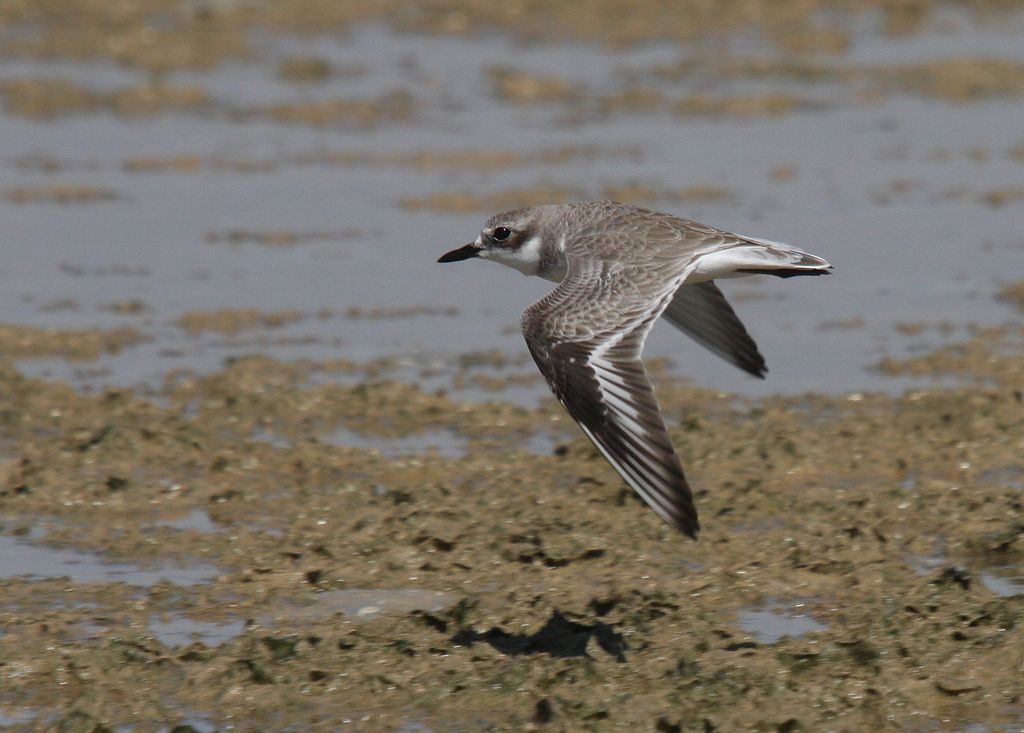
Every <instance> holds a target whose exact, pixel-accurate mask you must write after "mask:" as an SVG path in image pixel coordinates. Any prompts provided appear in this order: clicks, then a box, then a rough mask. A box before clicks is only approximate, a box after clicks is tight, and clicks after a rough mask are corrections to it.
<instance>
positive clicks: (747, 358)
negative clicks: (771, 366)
mask: <svg viewBox="0 0 1024 733" xmlns="http://www.w3.org/2000/svg"><path fill="white" fill-rule="evenodd" d="M663 315H664V318H665V320H667V321H668V322H669V323H671V324H672V325H673V326H675V327H676V328H678V329H679V330H680V331H682V332H683V333H685V334H687V335H688V336H690V337H691V338H693V339H694V340H695V341H697V343H699V344H700V345H701V346H703V347H704V348H706V349H708V350H709V351H711V352H712V353H715V354H717V355H718V356H720V357H722V358H723V359H725V360H726V361H727V362H729V363H730V364H732V365H733V366H737V367H739V368H740V369H742V370H743V371H745V372H748V373H750V374H753V375H754V376H755V377H758V378H761V379H763V378H764V375H765V374H766V373H767V372H768V367H767V366H766V365H765V363H764V357H763V356H761V352H760V351H758V348H757V344H755V343H754V339H752V338H751V337H750V334H748V333H747V329H746V328H745V327H744V325H743V323H742V322H741V321H740V319H739V317H738V316H737V315H736V312H735V311H734V310H733V309H732V306H731V305H729V301H727V300H726V299H725V296H724V295H722V291H721V290H719V289H718V286H717V285H715V283H714V282H713V281H711V280H705V281H704V282H698V283H691V284H689V285H682V286H680V288H679V289H678V290H677V291H676V294H675V295H674V296H672V301H671V302H670V303H669V304H668V307H667V308H665V312H664V314H663Z"/></svg>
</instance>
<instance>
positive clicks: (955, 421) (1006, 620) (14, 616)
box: [0, 340, 1024, 731]
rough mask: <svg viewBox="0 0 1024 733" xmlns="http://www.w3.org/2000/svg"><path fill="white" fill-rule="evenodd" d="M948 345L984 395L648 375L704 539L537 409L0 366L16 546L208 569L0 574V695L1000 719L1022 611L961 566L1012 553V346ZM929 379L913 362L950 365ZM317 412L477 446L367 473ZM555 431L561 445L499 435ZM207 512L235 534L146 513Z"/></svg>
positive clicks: (666, 721) (251, 362)
mask: <svg viewBox="0 0 1024 733" xmlns="http://www.w3.org/2000/svg"><path fill="white" fill-rule="evenodd" d="M964 348H965V349H967V353H973V351H977V352H978V354H979V356H978V358H976V359H974V360H972V361H970V365H971V366H970V367H969V369H970V370H971V373H972V374H975V375H977V374H981V375H982V376H984V377H985V378H986V379H987V380H988V381H987V382H986V383H985V384H984V385H983V386H980V387H979V386H976V385H970V386H965V387H964V388H962V389H946V390H929V389H922V390H918V391H915V392H910V393H907V394H905V395H903V396H902V397H895V398H893V397H887V396H883V395H848V396H837V397H825V396H814V395H807V396H804V397H791V398H783V397H774V398H768V399H764V400H757V401H753V400H737V399H736V398H733V397H731V396H728V395H723V394H718V393H712V392H707V391H702V390H697V389H694V388H692V387H688V386H686V385H684V384H680V383H677V382H675V381H673V380H671V379H670V378H669V377H667V376H662V377H660V378H659V379H658V388H659V397H660V399H661V402H662V405H663V408H664V412H665V415H666V419H667V421H668V422H669V424H670V425H671V426H672V428H671V431H672V434H673V439H674V441H675V442H676V444H677V446H678V447H679V449H680V454H681V457H682V459H683V461H684V464H685V465H686V466H687V468H688V471H689V474H690V476H691V478H692V481H693V484H694V487H695V489H696V493H697V499H698V504H699V507H700V510H701V513H702V517H703V524H704V532H703V534H702V535H701V539H700V541H699V542H697V543H692V542H689V541H687V540H685V539H684V538H682V537H681V536H678V535H676V534H674V533H673V532H672V531H671V530H670V529H669V528H668V527H666V526H664V525H663V524H662V523H661V522H660V521H659V520H658V518H657V517H656V516H655V515H654V514H653V513H652V512H650V511H649V510H648V509H647V508H646V507H644V506H642V505H641V504H640V502H639V501H637V500H635V499H634V498H633V496H632V494H631V493H629V492H628V491H627V490H626V489H625V487H624V486H623V485H622V483H621V481H620V480H619V479H618V477H617V476H616V475H615V474H614V472H613V471H612V470H611V469H610V468H609V467H608V466H607V464H606V463H605V462H604V460H603V459H602V458H601V457H600V456H599V455H598V453H597V452H596V451H595V450H594V449H593V448H592V446H591V445H590V444H589V443H588V442H587V441H586V439H585V438H584V437H582V436H581V435H580V434H578V433H577V432H576V431H575V430H574V429H573V428H572V427H571V426H570V424H568V419H567V418H565V417H564V415H563V414H562V412H561V410H560V408H559V407H558V406H557V405H556V404H555V403H554V401H553V400H550V401H547V402H545V403H544V404H543V405H542V406H540V407H539V408H536V409H525V408H522V407H516V406H513V405H510V404H507V403H503V402H498V401H492V402H489V403H471V402H460V401H456V400H454V399H452V398H451V397H448V396H445V395H443V394H428V393H425V392H423V391H421V390H420V389H418V388H417V387H415V386H413V385H410V384H404V383H400V382H394V381H382V380H379V379H374V378H369V379H365V380H363V381H359V382H357V383H355V384H351V385H347V386H345V385H340V384H333V383H326V384H325V383H322V380H312V379H311V376H312V375H313V373H314V372H315V371H316V370H317V369H318V368H319V367H318V366H317V365H314V364H312V363H301V364H288V363H282V362H277V361H274V360H271V359H265V358H248V359H240V360H236V361H235V362H233V363H232V364H231V365H230V366H228V367H227V368H226V369H225V370H223V371H222V372H219V373H216V374H212V375H209V376H206V377H200V376H194V377H189V378H183V379H178V380H175V381H174V382H173V383H171V384H169V385H168V387H167V388H166V389H165V390H164V392H163V394H161V396H160V397H161V400H160V403H159V404H157V403H154V402H152V401H149V400H146V399H142V398H140V397H138V396H136V395H134V394H133V393H132V392H131V391H128V390H108V391H106V392H104V393H101V394H82V393H79V392H75V391H74V390H72V389H71V388H70V387H68V386H66V385H63V384H60V383H56V382H47V381H43V380H38V379H30V378H27V377H25V376H23V375H21V374H19V373H18V372H17V371H16V370H15V369H14V368H13V367H11V366H10V365H5V366H3V367H2V368H0V445H2V446H3V455H4V460H3V463H2V464H0V502H2V514H3V516H5V517H7V518H8V519H5V521H4V525H5V531H7V529H8V528H9V527H10V526H21V527H31V526H33V524H35V523H36V522H38V520H39V518H46V523H47V526H48V528H49V529H48V532H47V534H46V535H45V536H43V537H37V538H35V539H34V540H33V541H35V542H40V541H42V542H46V543H52V544H57V545H60V546H62V547H68V548H77V549H79V550H81V551H88V552H92V553H98V554H100V555H102V556H103V557H106V558H109V559H111V560H120V561H131V562H138V563H153V562H160V563H167V562H175V563H178V564H185V565H187V564H188V563H203V564H213V565H215V566H216V567H217V568H219V574H218V575H217V577H216V578H214V579H212V580H210V581H209V582H206V583H201V584H198V585H194V586H188V587H181V586H176V585H174V584H171V583H160V584H157V585H155V586H152V587H151V588H148V589H143V590H141V591H140V590H139V589H137V588H136V589H127V588H126V587H125V586H124V585H123V584H119V583H99V584H91V583H82V582H76V583H71V582H68V580H61V579H56V578H54V579H46V580H30V579H24V578H16V577H8V578H6V579H4V580H3V581H0V584H2V587H3V595H4V599H5V602H4V604H3V607H2V609H0V614H2V616H3V618H4V622H5V626H6V628H7V629H8V633H7V634H5V635H4V636H2V637H0V658H2V659H3V660H4V665H5V668H6V669H7V670H9V671H10V672H11V674H9V675H8V680H9V684H7V685H6V687H5V691H4V693H3V697H2V700H0V704H3V705H4V706H6V707H27V708H31V709H33V710H37V711H40V712H42V713H45V715H47V716H49V717H50V718H52V719H55V720H61V719H62V720H64V721H65V724H66V725H65V727H67V729H69V730H71V729H77V728H73V727H68V726H74V725H79V723H81V722H82V721H86V723H82V725H84V726H85V727H83V728H82V729H83V730H87V729H88V730H91V729H92V728H89V727H88V725H93V726H94V727H95V726H97V725H101V726H107V727H110V726H113V725H120V724H126V723H130V724H133V725H135V726H136V727H137V729H138V730H157V729H158V728H159V727H160V726H161V724H162V723H163V722H166V718H164V717H160V718H159V719H157V718H156V717H155V715H154V713H153V712H152V711H153V710H155V709H159V707H158V706H164V709H170V710H173V711H183V710H193V711H200V712H202V713H203V714H205V715H210V716H213V717H214V719H217V720H219V719H224V720H227V719H228V718H230V720H231V721H232V724H233V725H235V726H236V729H238V730H265V729H266V726H267V725H268V721H276V722H275V723H273V725H274V726H276V727H285V726H288V725H291V726H296V725H297V726H299V727H301V728H303V729H304V730H334V729H336V727H337V725H338V721H344V720H349V721H351V724H350V725H351V727H353V729H356V730H398V729H400V728H401V727H402V726H403V725H405V724H407V723H409V721H414V722H417V723H422V724H423V725H427V726H441V727H446V726H447V727H452V726H454V727H468V728H469V729H473V730H477V729H479V730H512V729H522V728H523V727H524V726H526V727H529V726H531V725H532V726H536V725H540V724H541V723H543V722H544V721H547V722H548V723H549V724H551V725H553V726H555V727H556V729H557V728H561V729H567V730H568V729H573V730H575V729H580V728H589V729H594V730H606V729H608V730H611V729H624V730H636V729H637V728H638V727H640V729H662V730H666V729H671V730H675V729H677V728H678V729H679V730H704V729H708V728H711V729H718V730H738V729H744V730H747V729H767V730H775V729H785V730H797V729H801V728H802V729H804V730H819V729H822V728H824V727H828V728H834V729H837V730H867V729H871V730H894V731H895V730H924V729H927V727H928V726H929V725H931V724H933V723H934V724H936V725H937V724H938V721H940V720H953V721H960V722H961V723H968V722H984V723H988V724H992V725H999V724H1002V723H1007V722H1011V721H1012V720H1013V717H1012V716H1013V712H1012V711H1013V710H1014V709H1019V705H1020V702H1021V700H1022V699H1024V686H1022V683H1021V680H1022V679H1024V595H1022V594H1018V595H1015V596H1014V595H1003V596H1000V595H998V594H996V593H993V592H992V591H991V590H989V589H988V588H987V587H986V585H985V584H984V583H983V582H981V580H980V576H979V575H978V574H976V572H974V571H972V570H969V569H968V568H976V567H984V565H985V563H999V564H1004V565H1005V564H1007V563H1020V562H1022V561H1024V524H1022V523H1021V519H1020V517H1021V515H1022V498H1024V495H1022V493H1021V488H1020V486H1019V485H1018V484H1017V483H1015V482H1014V481H1015V479H1014V478H1013V476H1015V475H1017V474H1015V473H1014V472H1013V471H1014V470H1020V469H1021V466H1020V455H1021V452H1022V449H1024V446H1022V444H1021V440H1022V438H1021V436H1022V435H1024V410H1022V409H1021V400H1022V397H1021V391H1020V388H1021V381H1022V380H1021V377H1020V375H1021V371H1020V370H1021V364H1022V363H1024V362H1022V358H1024V357H1022V356H1021V353H1022V352H1021V351H1020V350H1019V349H1008V348H1006V347H1005V344H1002V342H994V341H992V340H980V341H972V342H970V344H969V345H967V346H965V347H964ZM986 349H987V351H986ZM982 354H984V356H982ZM936 358H937V359H939V361H937V362H936V365H935V367H934V368H935V369H936V370H939V369H949V368H954V369H956V368H957V367H958V365H959V364H960V363H961V362H958V361H953V362H948V361H946V360H943V359H942V358H941V357H939V356H937V357H936ZM473 363H474V361H473V360H467V361H466V366H467V367H470V368H471V367H472V365H473ZM914 363H916V362H906V367H905V368H915V367H913V366H912V364H914ZM897 366H898V365H895V364H893V365H892V368H894V369H895V368H897ZM324 368H328V369H330V368H332V367H331V366H330V365H324ZM351 368H353V367H352V365H349V368H348V369H347V371H351ZM339 425H343V426H345V427H346V428H347V429H349V430H353V431H357V432H359V433H363V434H366V435H372V436H382V437H383V436H399V435H411V434H416V433H423V432H431V431H441V430H444V431H449V432H451V433H452V434H455V435H458V436H462V438H463V439H464V440H466V441H467V443H468V445H469V450H468V451H467V452H466V454H465V456H464V457H461V458H457V459H456V458H450V457H446V456H444V455H440V454H437V453H426V454H409V455H397V456H385V455H381V454H380V453H379V452H377V451H373V450H364V449H361V448H357V447H352V446H345V445H332V444H330V443H329V442H327V441H326V440H325V436H327V435H329V434H330V433H331V431H332V430H335V429H336V428H337V427H338V426H339ZM552 426H556V427H557V429H558V431H559V434H560V435H561V436H562V438H561V440H562V444H561V446H560V447H559V448H558V449H557V450H555V451H553V452H551V453H541V454H538V453H532V452H529V451H526V450H524V449H523V448H521V447H516V446H517V444H516V443H515V442H514V441H510V440H509V437H510V436H515V435H519V436H528V435H531V434H535V433H537V432H540V431H547V430H550V429H551V427H552ZM269 436H272V437H274V438H283V439H281V440H278V439H269V440H268V437H269ZM1015 467H1016V469H1015ZM197 509H201V510H205V512H206V513H207V514H208V516H209V518H210V520H211V521H212V522H213V523H214V524H215V525H216V526H217V527H220V528H223V530H224V531H216V532H208V531H205V532H204V531H198V530H194V529H188V528H185V529H176V528H174V527H168V526H163V527H161V526H158V525H157V526H155V525H154V523H155V522H157V521H158V520H159V519H160V518H161V517H165V516H180V514H181V513H182V512H183V511H194V510H197ZM10 518H15V519H10ZM936 542H941V543H942V544H943V546H944V552H945V557H946V558H948V560H943V561H941V562H940V563H939V564H938V565H937V566H935V567H934V569H928V570H927V571H926V573H925V574H924V575H922V574H921V569H920V566H919V565H917V566H915V564H914V561H913V558H914V557H921V556H925V555H928V554H929V553H932V552H933V548H934V546H935V543H936ZM347 589H391V590H393V591H395V592H396V593H397V594H399V595H401V594H405V597H407V598H417V597H424V598H445V599H446V601H445V603H446V604H447V605H445V606H444V607H443V608H440V609H438V607H437V606H436V605H435V606H433V607H432V608H430V609H428V610H421V611H411V612H410V611H407V610H403V609H404V608H407V607H408V606H404V607H403V606H401V605H399V606H398V607H396V610H393V611H391V612H380V613H378V612H377V611H374V612H373V613H369V612H368V613H367V614H365V616H359V615H358V614H353V613H352V612H351V611H350V610H349V611H346V610H344V607H339V606H338V605H337V604H336V603H334V602H333V601H331V602H329V599H330V598H332V596H330V595H329V594H330V593H337V592H340V591H345V590H347ZM361 592H362V591H361ZM439 593H440V594H443V595H440V596H439V595H437V594H439ZM416 594H421V596H418V595H416ZM318 598H319V599H322V600H318ZM787 598H793V599H801V600H802V601H803V602H805V603H806V604H807V605H806V608H807V611H808V612H809V614H810V615H811V617H813V618H814V620H815V621H817V622H818V623H819V624H821V625H823V628H822V629H821V630H816V631H813V632H811V633H809V634H807V635H806V636H804V637H802V638H799V639H789V638H783V639H782V640H779V641H777V642H775V643H763V642H759V641H758V640H757V638H756V637H755V636H753V635H752V634H751V633H750V632H748V631H745V630H744V627H743V625H742V618H743V613H744V609H749V608H751V607H758V604H760V603H762V602H765V601H773V602H774V601H776V600H777V599H787ZM431 603H434V602H431ZM424 605H429V604H427V603H426V602H424ZM181 614H187V615H188V617H189V618H193V619H195V620H196V621H197V622H200V621H201V622H211V623H218V624H223V623H227V622H228V621H237V620H245V619H248V622H247V625H246V626H245V628H244V629H243V630H242V631H241V632H240V633H238V635H237V636H233V637H231V638H228V639H225V640H222V641H221V643H219V644H216V645H215V644H213V643H212V642H211V643H210V644H207V643H204V642H203V641H202V640H197V641H194V642H192V643H189V644H186V645H177V646H175V645H169V644H168V643H165V641H161V640H160V639H159V638H157V637H156V636H154V632H153V631H151V630H150V626H149V625H148V624H149V619H153V618H164V617H168V616H176V615H178V616H180V615H181ZM83 629H84V630H83ZM54 681H56V682H57V684H56V685H55V684H54ZM65 683H66V684H65ZM128 690H131V694H126V691H128ZM169 701H171V702H170V703H169ZM168 705H170V708H167V707H166V706H168ZM353 711H356V713H354V712H353ZM175 714H177V713H176V712H175V713H169V715H172V716H173V715H175ZM27 729H31V728H26V730H27Z"/></svg>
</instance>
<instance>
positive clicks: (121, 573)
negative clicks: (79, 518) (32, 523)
mask: <svg viewBox="0 0 1024 733" xmlns="http://www.w3.org/2000/svg"><path fill="white" fill-rule="evenodd" d="M0 556H2V557H3V561H2V563H0V577H2V578H26V579H33V580H42V579H47V578H68V579H70V580H71V581H72V582H74V583H118V582H121V583H126V584H128V585H135V586H140V587H149V586H152V585H155V584H156V583H160V582H162V581H166V582H168V583H173V584H174V585H180V586H191V585H196V584H198V583H205V582H208V581H210V580H211V579H213V578H215V577H216V576H217V574H218V570H217V568H215V567H213V566H211V565H205V564H202V563H199V564H195V565H190V566H185V567H175V566H162V567H155V568H148V567H143V566H139V565H136V564H134V563H126V562H109V561H107V560H104V559H103V558H102V557H100V556H98V555H94V554H92V553H89V552H82V551H81V550H76V549H64V548H58V547H47V546H46V545H42V544H39V543H38V542H37V541H33V542H31V543H29V542H27V541H25V540H24V539H21V538H18V537H11V536H8V535H0Z"/></svg>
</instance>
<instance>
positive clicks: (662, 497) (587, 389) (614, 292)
mask: <svg viewBox="0 0 1024 733" xmlns="http://www.w3.org/2000/svg"><path fill="white" fill-rule="evenodd" d="M473 257H479V258H481V259H485V260H494V261H496V262H500V263H501V264H503V265H508V266H509V267H512V268H515V269H516V270H519V271H520V272H522V273H523V274H524V275H536V276H539V277H542V278H545V279H548V280H552V281H554V282H557V283H558V286H557V287H556V288H555V289H554V290H552V291H551V292H550V293H548V295H546V296H544V297H543V298H541V299H540V300H538V301H537V302H536V303H534V304H533V305H531V306H529V307H528V308H527V309H526V310H525V311H524V312H523V316H522V329H523V335H524V336H525V337H526V344H527V346H528V347H529V349H530V353H531V354H532V355H533V359H534V361H535V362H536V363H537V366H538V368H539V369H540V371H541V373H542V374H543V375H544V378H545V379H546V380H547V383H548V385H549V386H550V387H551V390H552V392H554V394H555V397H557V398H558V401H559V402H561V403H562V405H563V406H564V407H565V409H566V410H567V411H568V412H569V414H570V415H571V416H572V418H573V419H574V420H575V421H576V422H577V423H578V424H579V426H580V428H582V430H583V432H584V433H586V435H587V436H588V437H589V438H590V439H591V440H592V441H593V442H594V445H596V446H597V448H598V450H600V451H601V453H602V454H603V455H604V457H605V458H607V459H608V462H609V463H611V465H612V466H613V467H614V468H615V470H616V471H618V472H619V474H620V475H621V476H622V478H623V479H625V481H626V483H627V484H629V485H630V486H631V487H632V488H633V489H634V490H635V491H636V492H637V493H638V494H639V495H640V497H641V498H642V499H643V500H644V501H645V502H646V503H647V505H648V506H650V507H651V508H652V509H653V510H654V511H655V512H657V513H658V515H660V516H661V517H662V518H663V519H664V520H665V521H666V522H668V523H669V524H671V525H672V526H673V527H675V528H677V529H678V530H680V531H681V532H683V533H684V534H686V535H688V536H690V537H693V538H696V536H697V531H698V529H699V528H700V524H699V522H698V520H697V510H696V508H695V506H694V503H693V493H692V492H691V490H690V487H689V484H688V483H687V481H686V477H685V475H684V474H683V469H682V466H681V465H680V463H679V458H678V456H677V455H676V451H675V448H674V447H673V445H672V441H671V440H670V438H669V435H668V430H667V429H666V428H665V421H664V419H663V418H662V416H661V411H660V409H659V408H658V402H657V400H656V399H655V397H654V390H653V388H652V387H651V383H650V380H649V379H648V377H647V371H646V369H645V368H644V364H643V361H642V360H641V352H642V351H643V346H644V340H645V339H646V338H647V334H648V333H649V332H650V330H651V327H652V326H653V325H654V322H655V321H656V320H657V319H658V318H659V317H660V316H664V317H665V318H666V319H667V320H668V321H669V323H671V324H672V325H674V326H676V327H677V328H678V329H680V330H681V331H683V332H684V333H686V334H688V335H689V336H691V337H692V338H693V339H695V340H696V341H697V342H698V343H699V344H701V345H702V346H704V347H706V348H707V349H709V350H711V351H712V352H714V353H715V354H717V355H718V356H720V357H722V358H723V359H725V360H726V361H728V362H730V363H731V364H733V365H735V366H737V367H739V368H740V369H742V370H744V371H746V372H748V373H750V374H752V375H754V376H756V377H760V378H763V377H764V374H765V373H766V372H767V371H768V370H767V367H766V366H765V361H764V357H763V356H761V353H760V351H758V348H757V344H755V343H754V340H753V339H752V338H751V337H750V335H749V334H748V333H747V329H746V328H745V327H744V326H743V323H742V322H740V319H739V318H738V317H737V316H736V313H735V312H734V311H733V309H732V307H731V306H730V305H729V303H728V301H727V300H726V299H725V296H724V295H722V291H721V290H719V289H718V286H717V285H716V284H715V280H717V279H723V278H731V277H743V276H747V275H775V276H777V277H795V276H800V275H824V274H827V273H828V272H829V271H830V270H831V269H832V265H830V264H829V263H828V262H826V261H825V260H824V259H822V258H821V257H817V256H816V255H812V254H808V253H807V252H803V251H801V250H798V249H796V248H794V247H790V246H789V245H786V244H782V243H780V242H772V241H769V240H765V239H755V238H753V237H746V236H741V235H739V234H730V233H729V232H726V231H723V230H721V229H716V228H714V227H711V226H707V225H705V224H699V223H697V222H695V221H691V220H689V219H683V218H680V217H676V216H672V215H671V214H663V213H660V212H657V211H652V210H650V209H643V208H639V207H636V206H630V205H628V204H621V203H617V202H614V201H585V202H578V203H571V204H557V205H546V206H533V207H529V208H525V209H516V210H513V211H506V212H504V213H501V214H497V215H496V216H493V217H491V218H490V219H489V220H488V221H487V224H486V226H485V227H484V228H483V230H482V231H481V232H480V235H479V236H478V237H477V238H476V240H475V241H473V242H470V243H469V244H467V245H465V246H463V247H460V248H458V249H455V250H452V251H451V252H448V253H446V254H444V255H442V256H441V258H440V259H439V260H438V262H457V261H459V260H466V259H470V258H473Z"/></svg>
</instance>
